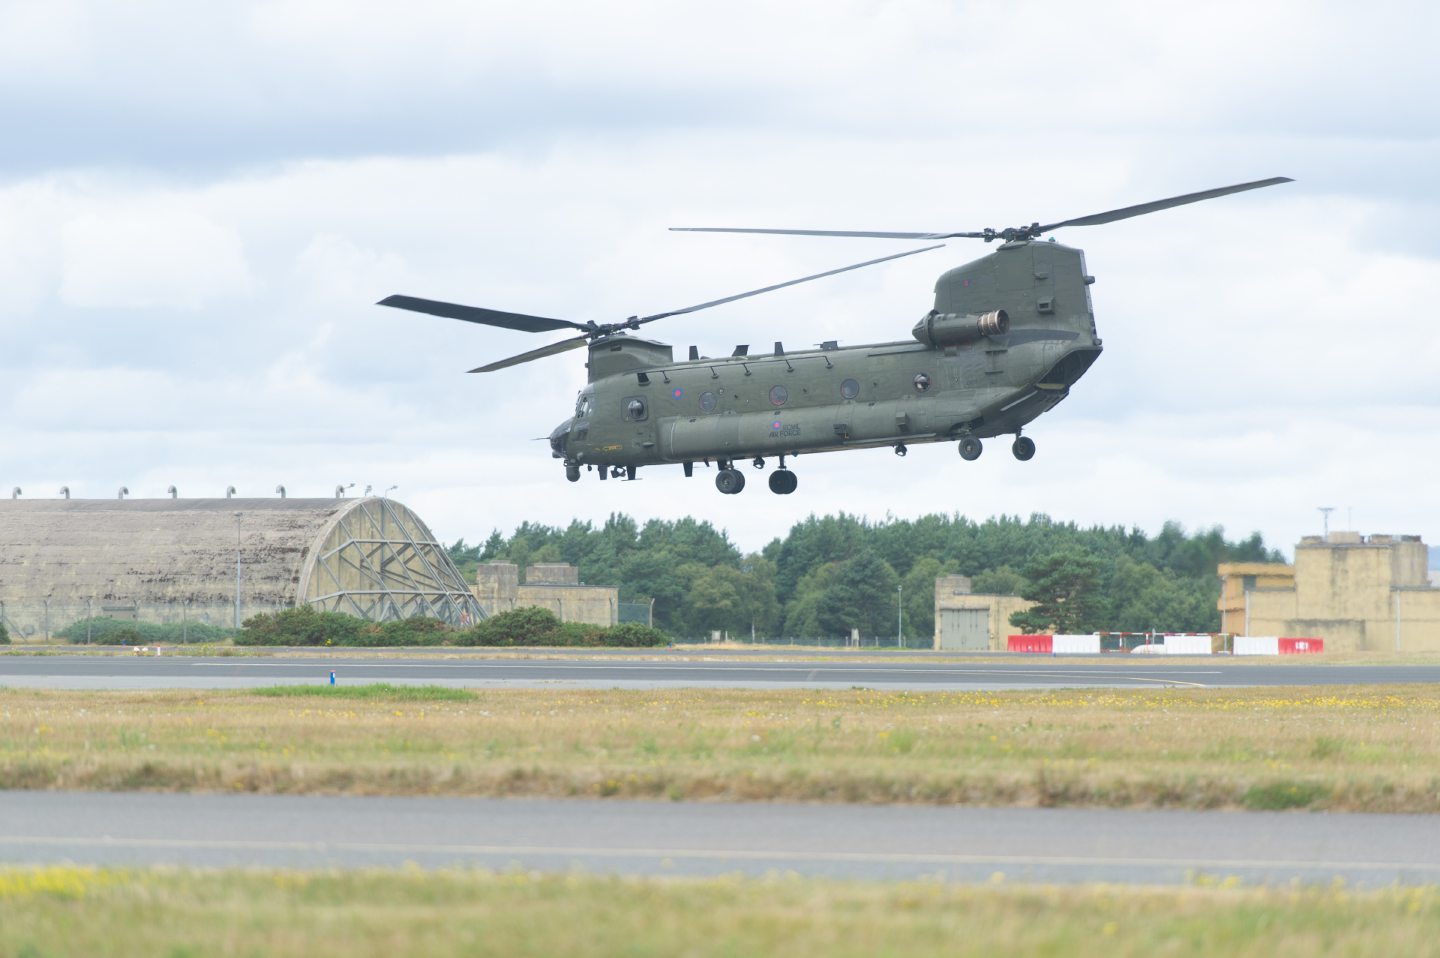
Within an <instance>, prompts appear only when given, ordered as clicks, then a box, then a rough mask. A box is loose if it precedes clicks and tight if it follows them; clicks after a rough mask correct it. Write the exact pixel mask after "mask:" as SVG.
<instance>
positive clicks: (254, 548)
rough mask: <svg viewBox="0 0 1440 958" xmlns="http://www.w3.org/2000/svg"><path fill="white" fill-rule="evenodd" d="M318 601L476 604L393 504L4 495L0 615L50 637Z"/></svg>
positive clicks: (396, 613) (30, 636)
mask: <svg viewBox="0 0 1440 958" xmlns="http://www.w3.org/2000/svg"><path fill="white" fill-rule="evenodd" d="M296 605H309V606H313V607H315V608H317V609H322V610H324V611H328V612H345V613H349V614H350V615H355V616H359V617H361V618H366V619H371V620H373V621H377V622H383V621H388V620H391V619H403V618H410V617H412V616H422V615H423V616H432V617H434V618H438V619H442V620H444V621H446V622H448V623H450V624H452V625H466V624H469V623H471V622H474V621H476V620H477V619H478V618H479V617H480V614H481V613H480V607H479V605H478V604H477V603H476V602H475V598H474V596H473V595H472V594H471V592H470V589H469V587H468V586H466V584H465V580H464V579H463V578H462V577H461V575H460V573H459V570H457V569H456V568H455V565H454V563H452V562H451V561H450V558H449V556H448V555H447V554H446V552H445V549H444V548H443V547H442V546H441V545H440V544H439V543H438V542H436V541H435V537H434V535H433V534H432V533H431V532H430V530H429V528H427V527H426V525H425V523H424V522H422V521H421V520H420V518H419V517H418V516H416V515H415V513H413V512H411V511H410V510H409V509H407V508H406V507H405V506H403V505H401V504H400V503H398V502H395V501H394V500H391V499H386V498H382V497H377V496H371V497H366V498H362V499H285V498H275V499H233V498H227V499H179V498H167V499H68V498H67V499H19V498H12V499H7V500H0V615H3V617H4V621H5V624H6V626H7V628H9V630H10V634H11V636H12V638H15V639H19V640H30V641H45V640H46V639H48V638H50V637H51V636H52V635H53V634H54V632H56V631H58V630H59V629H62V628H63V627H65V626H67V625H69V624H70V623H72V622H75V621H77V620H80V619H83V618H88V617H91V616H102V615H104V616H112V617H116V618H125V619H133V620H136V621H140V622H159V623H164V622H173V623H180V622H187V621H188V622H206V623H209V624H211V625H217V626H231V625H233V624H234V623H235V621H236V619H237V618H239V619H241V620H243V619H245V618H248V617H250V616H252V615H254V614H255V613H257V612H274V611H278V610H281V609H286V608H291V607H293V606H296Z"/></svg>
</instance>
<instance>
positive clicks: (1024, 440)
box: [1010, 436, 1035, 462]
mask: <svg viewBox="0 0 1440 958" xmlns="http://www.w3.org/2000/svg"><path fill="white" fill-rule="evenodd" d="M1010 451H1011V452H1013V453H1014V454H1015V458H1016V459H1019V460H1020V461H1021V462H1029V461H1030V460H1031V459H1033V458H1035V440H1034V439H1031V438H1030V437H1029V436H1016V437H1015V444H1014V445H1013V446H1011V447H1010Z"/></svg>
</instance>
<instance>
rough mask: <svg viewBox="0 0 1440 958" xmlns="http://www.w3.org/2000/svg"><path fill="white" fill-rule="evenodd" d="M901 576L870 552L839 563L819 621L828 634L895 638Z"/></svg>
mask: <svg viewBox="0 0 1440 958" xmlns="http://www.w3.org/2000/svg"><path fill="white" fill-rule="evenodd" d="M899 582H900V577H899V576H897V575H896V574H895V570H894V569H892V568H890V564H889V563H888V562H886V561H885V560H884V559H881V558H880V557H879V556H878V555H876V554H875V553H874V552H871V551H870V550H868V549H866V550H865V551H863V552H861V553H860V554H859V555H857V556H855V557H854V558H852V559H846V560H845V561H844V562H841V563H839V564H838V565H837V566H836V569H835V577H834V581H832V582H831V583H830V585H829V586H828V587H827V588H826V589H825V592H824V593H823V597H822V600H821V603H820V608H819V609H818V610H817V613H816V615H817V621H818V623H819V625H820V629H821V631H822V632H823V633H824V634H826V635H848V634H849V633H850V630H851V629H859V630H860V634H861V635H865V636H871V635H893V634H894V632H895V619H896V608H895V602H896V599H897V598H898V592H897V590H896V586H897V585H898V584H899Z"/></svg>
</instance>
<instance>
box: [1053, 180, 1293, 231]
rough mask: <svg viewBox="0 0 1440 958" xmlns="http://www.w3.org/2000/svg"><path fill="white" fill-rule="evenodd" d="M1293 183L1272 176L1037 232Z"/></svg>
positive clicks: (1121, 210)
mask: <svg viewBox="0 0 1440 958" xmlns="http://www.w3.org/2000/svg"><path fill="white" fill-rule="evenodd" d="M1293 182H1295V181H1294V180H1292V179H1291V178H1290V177H1288V176H1272V177H1271V178H1270V179H1268V180H1256V181H1255V182H1253V183H1239V184H1237V185H1235V186H1222V187H1220V188H1219V189H1215V190H1204V191H1202V192H1199V193H1186V194H1185V195H1184V196H1172V197H1170V198H1169V199H1168V200H1154V201H1153V202H1150V203H1141V204H1139V205H1138V206H1126V207H1123V208H1122V209H1118V210H1110V211H1109V212H1107V213H1092V214H1091V215H1089V216H1078V217H1076V218H1075V219H1073V220H1062V221H1061V222H1059V223H1050V224H1048V225H1046V226H1041V227H1040V228H1039V229H1038V230H1036V232H1037V233H1048V232H1050V231H1051V230H1057V229H1059V228H1060V227H1062V226H1098V225H1100V224H1101V223H1113V222H1115V221H1116V220H1125V219H1129V218H1130V217H1132V216H1144V215H1145V214H1146V213H1154V212H1157V211H1159V210H1168V209H1169V208H1170V207H1172V206H1184V205H1185V204H1186V203H1199V202H1200V201H1201V200H1213V199H1215V197H1217V196H1228V195H1230V194H1231V193H1243V192H1245V191H1246V190H1258V189H1261V188H1262V187H1266V186H1278V185H1279V184H1281V183H1293Z"/></svg>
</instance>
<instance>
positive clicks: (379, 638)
mask: <svg viewBox="0 0 1440 958" xmlns="http://www.w3.org/2000/svg"><path fill="white" fill-rule="evenodd" d="M451 632H452V630H451V628H450V626H448V625H446V624H445V623H444V622H441V621H440V620H439V619H427V618H414V619H396V620H394V621H391V622H384V623H379V624H376V623H368V624H366V625H365V626H364V627H363V628H362V629H361V630H360V634H359V635H357V636H356V637H355V641H354V642H353V643H351V644H353V645H360V646H366V647H372V648H378V647H385V646H391V647H393V646H404V645H412V646H413V645H444V644H445V643H446V642H447V641H449V639H450V635H451Z"/></svg>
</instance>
